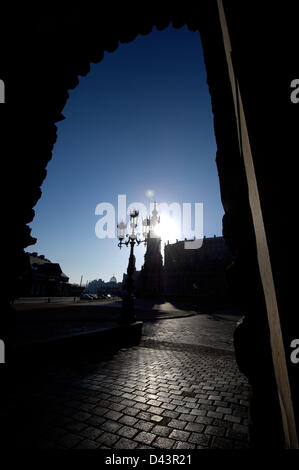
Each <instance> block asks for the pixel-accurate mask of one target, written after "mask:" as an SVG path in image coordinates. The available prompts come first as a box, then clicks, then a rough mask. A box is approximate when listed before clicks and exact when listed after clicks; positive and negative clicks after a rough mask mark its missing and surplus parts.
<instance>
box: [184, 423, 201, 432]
mask: <svg viewBox="0 0 299 470" xmlns="http://www.w3.org/2000/svg"><path fill="white" fill-rule="evenodd" d="M203 429H204V425H203V424H199V423H188V424H187V426H186V427H185V431H195V432H202V431H203Z"/></svg>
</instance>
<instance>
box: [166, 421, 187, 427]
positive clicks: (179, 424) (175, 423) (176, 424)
mask: <svg viewBox="0 0 299 470" xmlns="http://www.w3.org/2000/svg"><path fill="white" fill-rule="evenodd" d="M186 425H187V422H186V421H182V420H179V419H172V420H171V421H170V422H169V423H168V426H170V427H171V428H175V429H184V428H185V427H186Z"/></svg>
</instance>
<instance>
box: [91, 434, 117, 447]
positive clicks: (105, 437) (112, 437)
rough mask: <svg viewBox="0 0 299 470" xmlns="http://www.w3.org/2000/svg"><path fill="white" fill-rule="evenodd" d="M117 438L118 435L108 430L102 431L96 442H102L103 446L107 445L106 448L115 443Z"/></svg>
mask: <svg viewBox="0 0 299 470" xmlns="http://www.w3.org/2000/svg"><path fill="white" fill-rule="evenodd" d="M118 440H119V436H117V435H116V434H111V433H109V432H104V433H103V434H102V435H101V436H100V437H99V438H98V439H97V440H96V442H97V443H99V444H103V445H104V446H107V447H108V448H109V447H110V446H112V445H113V444H115V442H116V441H118Z"/></svg>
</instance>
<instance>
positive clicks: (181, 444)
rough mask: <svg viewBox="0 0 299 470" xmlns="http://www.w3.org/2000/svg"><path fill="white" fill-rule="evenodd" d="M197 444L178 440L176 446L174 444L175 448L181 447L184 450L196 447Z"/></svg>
mask: <svg viewBox="0 0 299 470" xmlns="http://www.w3.org/2000/svg"><path fill="white" fill-rule="evenodd" d="M195 448H196V446H195V444H192V443H191V442H180V441H176V442H175V444H174V446H173V449H181V450H184V449H195Z"/></svg>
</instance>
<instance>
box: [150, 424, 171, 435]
mask: <svg viewBox="0 0 299 470" xmlns="http://www.w3.org/2000/svg"><path fill="white" fill-rule="evenodd" d="M151 432H152V433H153V434H157V435H158V436H162V437H167V436H169V434H170V433H171V428H169V427H167V426H160V425H159V424H157V425H155V426H154V427H153V428H152V431H151Z"/></svg>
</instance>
